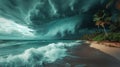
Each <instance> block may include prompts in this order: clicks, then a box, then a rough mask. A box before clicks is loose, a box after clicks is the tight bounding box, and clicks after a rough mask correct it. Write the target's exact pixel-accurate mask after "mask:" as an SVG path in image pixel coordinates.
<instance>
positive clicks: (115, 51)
mask: <svg viewBox="0 0 120 67" xmlns="http://www.w3.org/2000/svg"><path fill="white" fill-rule="evenodd" d="M87 43H89V44H90V47H92V48H95V49H98V50H100V51H102V52H104V53H106V54H109V55H111V56H113V57H115V58H116V59H118V60H120V47H119V46H120V43H117V45H116V44H115V43H97V42H96V41H87Z"/></svg>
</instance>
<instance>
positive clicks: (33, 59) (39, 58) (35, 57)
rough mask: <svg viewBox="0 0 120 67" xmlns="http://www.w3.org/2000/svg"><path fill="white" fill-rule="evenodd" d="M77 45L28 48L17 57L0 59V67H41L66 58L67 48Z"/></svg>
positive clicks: (57, 44) (10, 56)
mask: <svg viewBox="0 0 120 67" xmlns="http://www.w3.org/2000/svg"><path fill="white" fill-rule="evenodd" d="M75 45H78V44H77V43H61V42H60V43H51V44H49V45H47V46H44V47H39V48H30V49H27V50H25V51H24V52H23V53H22V54H19V55H9V56H7V57H0V67H42V66H43V65H44V64H45V63H46V64H47V63H53V62H55V61H56V60H58V59H63V58H64V57H66V56H68V54H67V48H69V47H72V46H75Z"/></svg>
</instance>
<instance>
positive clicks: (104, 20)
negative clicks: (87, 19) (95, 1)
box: [94, 10, 111, 36]
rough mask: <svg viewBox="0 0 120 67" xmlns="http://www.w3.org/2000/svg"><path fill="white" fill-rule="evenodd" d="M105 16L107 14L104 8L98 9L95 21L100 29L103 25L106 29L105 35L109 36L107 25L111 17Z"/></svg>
mask: <svg viewBox="0 0 120 67" xmlns="http://www.w3.org/2000/svg"><path fill="white" fill-rule="evenodd" d="M105 16H106V14H105V13H104V10H102V11H98V12H97V13H96V14H95V15H94V21H95V22H96V24H95V25H96V26H98V29H99V27H100V26H101V27H102V28H103V30H104V33H105V35H106V36H108V33H107V31H106V28H105V25H106V24H109V21H110V19H111V18H110V17H105Z"/></svg>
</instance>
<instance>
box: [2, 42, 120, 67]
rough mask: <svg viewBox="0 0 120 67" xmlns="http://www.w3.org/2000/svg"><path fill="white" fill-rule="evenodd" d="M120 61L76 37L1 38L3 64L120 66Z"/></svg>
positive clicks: (13, 66) (11, 66)
mask: <svg viewBox="0 0 120 67" xmlns="http://www.w3.org/2000/svg"><path fill="white" fill-rule="evenodd" d="M119 66H120V61H118V60H117V59H115V58H114V57H111V56H109V55H107V54H105V53H103V52H101V51H99V50H97V49H94V48H91V47H89V45H85V44H84V41H80V40H79V41H76V40H39V41H38V40H37V41H2V42H1V44H0V67H119Z"/></svg>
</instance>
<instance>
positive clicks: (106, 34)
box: [103, 26, 108, 36]
mask: <svg viewBox="0 0 120 67" xmlns="http://www.w3.org/2000/svg"><path fill="white" fill-rule="evenodd" d="M103 30H104V32H105V36H108V33H107V31H106V29H105V26H103Z"/></svg>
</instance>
